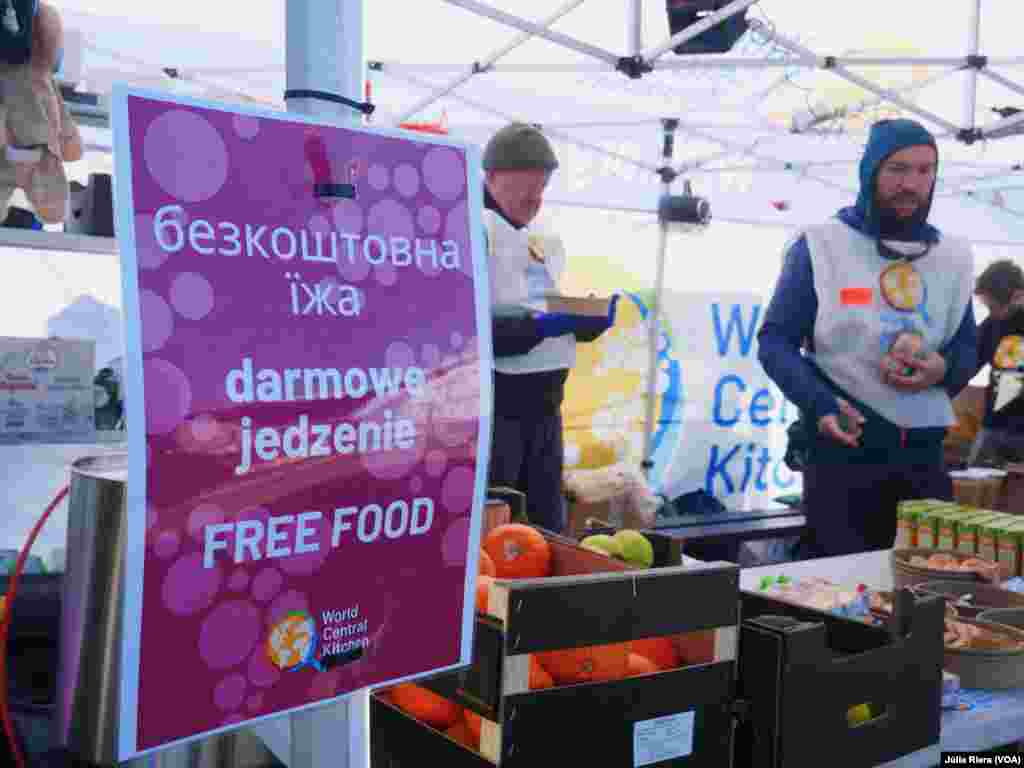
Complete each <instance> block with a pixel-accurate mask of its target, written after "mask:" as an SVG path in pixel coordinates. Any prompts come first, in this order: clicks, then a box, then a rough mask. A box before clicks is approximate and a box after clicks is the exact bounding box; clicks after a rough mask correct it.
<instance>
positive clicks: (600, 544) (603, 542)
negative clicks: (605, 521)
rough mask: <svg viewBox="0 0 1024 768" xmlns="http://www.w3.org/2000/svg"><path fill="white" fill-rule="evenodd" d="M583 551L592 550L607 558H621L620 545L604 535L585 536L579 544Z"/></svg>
mask: <svg viewBox="0 0 1024 768" xmlns="http://www.w3.org/2000/svg"><path fill="white" fill-rule="evenodd" d="M580 546H581V547H583V548H584V549H592V550H595V551H597V552H600V553H602V554H605V555H608V556H609V557H622V544H620V543H619V542H618V541H617V540H616V539H614V538H612V537H611V536H608V535H607V534H604V533H598V534H595V535H593V536H587V538H585V539H583V541H581V542H580Z"/></svg>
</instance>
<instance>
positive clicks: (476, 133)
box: [63, 0, 1024, 245]
mask: <svg viewBox="0 0 1024 768" xmlns="http://www.w3.org/2000/svg"><path fill="white" fill-rule="evenodd" d="M112 5H116V3H104V4H103V9H104V10H109V6H112ZM892 5H893V4H891V3H888V4H887V3H884V2H877V1H872V2H861V3H840V2H827V3H824V2H822V3H815V4H812V3H808V2H806V0H805V1H804V2H796V1H795V0H761V2H759V3H752V2H750V0H736V2H733V3H732V4H731V5H730V6H728V7H727V8H726V9H725V11H728V10H729V9H731V8H741V7H744V6H751V7H750V8H749V10H748V11H747V12H748V20H749V21H750V23H751V30H750V31H749V32H748V33H747V35H745V36H744V37H743V38H742V39H741V40H740V41H739V43H738V44H737V45H736V46H735V47H734V49H733V50H732V51H730V52H729V53H727V54H723V55H712V56H677V55H675V54H673V53H672V52H671V51H669V52H668V53H664V54H662V53H661V51H663V50H665V48H666V45H667V41H668V38H669V33H668V24H667V18H666V11H665V3H664V2H663V0H623V1H622V2H614V3H608V2H598V0H588V1H587V2H584V0H570V1H569V2H565V3H562V4H559V3H558V2H557V1H556V0H524V1H521V2H517V3H516V4H515V5H514V6H513V5H509V4H507V3H506V4H504V5H503V7H502V6H499V5H488V4H486V3H483V2H480V1H479V0H421V2H418V3H415V4H411V5H407V4H403V5H402V6H401V8H400V9H399V8H397V7H396V6H395V4H392V3H367V4H366V5H365V8H366V11H365V13H366V16H367V19H366V41H367V42H366V52H367V57H368V60H369V64H370V66H369V71H368V73H367V77H368V80H369V81H370V82H371V84H372V85H371V91H370V93H371V100H372V101H373V102H374V103H375V104H376V105H377V112H376V114H375V115H374V117H373V120H374V122H375V123H377V124H394V123H396V122H399V121H401V120H404V119H412V120H424V119H426V120H436V119H438V117H439V116H440V115H442V114H444V115H445V116H446V118H447V121H448V124H449V128H450V130H451V131H452V132H453V133H455V134H457V135H460V136H463V137H466V138H469V139H471V140H475V141H479V142H483V141H485V140H486V138H487V136H488V135H490V134H491V133H492V132H493V131H494V130H495V129H496V128H498V127H499V126H500V125H502V124H503V123H504V122H506V121H507V120H509V119H512V118H517V119H524V120H528V121H530V122H535V123H540V124H542V125H543V126H544V127H545V129H546V130H547V132H548V133H549V134H550V135H551V136H552V137H553V138H554V139H555V140H556V141H558V142H559V143H560V145H561V146H560V148H559V149H560V152H561V155H562V157H563V169H564V172H563V173H561V174H559V177H558V187H557V188H556V189H555V190H553V191H552V193H551V195H550V197H551V199H552V200H553V201H555V202H561V203H566V204H573V205H581V206H596V207H602V208H608V209H624V210H647V211H650V210H653V209H654V206H655V204H656V201H657V198H658V194H659V189H658V185H659V178H658V176H657V175H656V173H655V171H656V169H657V168H658V167H659V165H660V158H659V156H658V153H659V152H660V147H661V138H660V137H661V130H662V129H661V120H662V119H663V118H676V119H678V120H679V121H680V126H679V132H678V136H677V142H676V155H675V161H676V167H677V169H678V170H679V171H681V172H682V174H683V175H684V176H685V177H686V178H689V179H691V180H692V182H693V185H694V187H695V190H696V192H697V193H698V194H701V195H703V196H706V197H708V198H710V199H711V201H712V205H713V208H714V213H715V218H716V220H718V221H740V222H752V223H760V224H769V225H779V226H783V227H786V228H793V227H799V226H801V225H805V224H807V223H810V222H813V221H817V220H820V219H821V218H822V217H824V216H827V215H830V214H831V213H833V212H834V211H835V210H836V209H837V208H838V207H840V206H841V205H844V204H848V203H849V202H850V200H851V198H852V197H853V196H854V195H855V194H856V189H857V175H856V166H857V161H858V159H859V155H860V151H861V148H862V145H863V140H864V131H865V127H866V124H867V123H868V122H870V120H871V119H874V118H877V117H879V116H883V115H890V114H895V113H897V112H900V113H903V114H908V115H911V116H916V117H918V118H920V119H922V120H924V122H926V123H927V124H928V125H929V126H930V127H931V128H932V129H933V130H935V132H936V133H937V134H938V135H939V136H940V145H941V151H942V163H941V165H942V169H941V171H942V174H941V181H940V185H939V188H938V190H937V199H936V206H935V221H936V222H938V223H939V224H940V226H942V227H944V228H945V229H947V230H949V231H952V232H955V233H957V234H961V235H963V236H965V237H968V238H970V239H971V240H973V241H975V242H976V243H979V244H983V245H984V244H991V245H1011V244H1017V243H1020V242H1024V228H1022V227H1021V217H1022V216H1024V194H1022V191H1021V189H1020V188H1021V187H1024V184H1022V183H1021V181H1020V179H1019V178H1018V176H1019V175H1020V173H1021V171H1020V167H1021V166H1020V162H1021V160H1020V151H1019V150H1020V146H1021V139H1020V138H1019V137H1018V136H1015V135H1014V134H1013V130H1014V123H1013V121H1014V119H1015V118H1012V117H1011V118H1009V120H1005V119H1003V118H1002V117H1000V116H999V115H998V114H995V113H993V112H992V110H993V109H1001V108H1005V107H1013V105H1014V104H1022V105H1024V95H1022V94H1024V58H1022V57H1015V56H1014V55H1013V54H1014V53H1015V51H1016V46H1015V42H1016V41H1015V39H1014V38H1015V35H1014V33H1013V29H1014V28H1015V23H1014V22H1015V19H1014V17H1013V15H1012V9H1010V8H1009V7H1007V4H1003V3H1001V4H994V3H988V4H984V5H983V4H982V3H981V2H980V0H956V2H950V3H942V4H935V3H930V2H923V1H919V0H914V1H912V2H909V1H908V2H905V3H901V4H899V8H898V9H893V8H892V7H891V6H892ZM458 6H462V7H458ZM126 7H127V6H126ZM63 8H64V12H65V16H66V23H67V25H68V26H69V27H71V28H74V29H76V30H79V31H80V32H81V34H82V36H83V41H84V56H83V71H82V81H81V84H80V87H82V88H85V89H87V90H90V91H93V92H97V91H98V92H100V93H103V92H106V91H108V90H109V87H110V85H111V83H113V82H114V81H118V80H121V81H129V82H133V83H136V84H140V85H146V86H150V87H158V88H165V89H169V90H179V91H184V92H188V93H194V94H195V93H198V94H200V95H203V96H206V97H212V98H221V99H226V100H235V101H241V100H255V101H259V102H262V103H266V104H270V105H276V106H280V105H282V104H283V98H282V96H283V91H284V87H285V79H284V51H283V3H281V2H255V3H248V4H246V10H245V13H244V17H245V26H244V28H243V29H242V30H241V31H232V30H231V29H230V27H235V28H236V29H237V24H236V23H234V20H233V19H231V20H227V19H220V20H219V21H220V22H222V23H225V26H228V25H230V26H229V27H228V28H224V29H223V30H221V29H218V25H217V23H216V21H217V20H216V19H215V18H211V17H210V15H209V11H208V10H207V9H206V8H204V7H203V4H200V3H196V2H185V3H178V4H174V5H172V6H163V7H161V8H160V11H159V13H154V14H153V15H152V16H151V17H148V18H138V17H136V16H131V17H124V18H114V17H111V16H101V15H97V14H94V13H90V12H89V11H91V10H92V9H91V8H90V7H89V5H88V4H87V3H81V2H66V3H63ZM725 11H723V12H722V14H719V15H723V14H724V13H725ZM396 12H397V13H398V14H399V15H400V19H396V18H395V15H396ZM513 13H514V14H515V15H514V16H513V15H512V14H513ZM488 15H489V16H492V17H496V18H487V16H488ZM552 21H553V22H554V23H552V24H550V26H546V25H547V22H552ZM879 29H891V30H893V31H892V32H879V31H878V30H879ZM427 30H436V31H434V32H427ZM524 30H525V31H524ZM974 30H980V34H979V35H978V36H977V38H975V36H974V34H973V32H974ZM541 35H545V36H547V37H548V39H544V38H543V37H541ZM908 39H909V40H910V41H911V42H909V43H908V42H904V41H906V40H908ZM975 41H976V44H975ZM974 52H977V54H978V55H981V56H985V57H988V58H987V60H980V61H977V62H975V64H981V63H984V64H986V66H984V67H981V68H980V69H978V68H972V67H969V66H967V65H968V58H967V56H968V55H969V54H971V53H974ZM645 54H646V62H647V64H648V65H649V66H650V67H653V71H651V72H648V73H647V74H644V75H643V76H642V77H639V78H629V77H627V76H626V75H625V74H623V73H622V72H619V71H616V66H617V65H618V63H619V61H620V59H622V58H623V57H630V56H640V57H644V56H645ZM828 57H834V61H833V60H830V59H829V58H828ZM1018 122H1019V121H1018ZM1020 126H1021V128H1024V123H1020ZM795 131H799V132H795ZM1007 134H1009V135H1007ZM958 135H959V138H958ZM993 137H995V138H993ZM962 138H970V139H972V141H971V142H969V143H968V142H965V141H962V140H961V139H962ZM974 139H976V140H974ZM97 143H99V144H101V143H102V142H101V141H99V142H97Z"/></svg>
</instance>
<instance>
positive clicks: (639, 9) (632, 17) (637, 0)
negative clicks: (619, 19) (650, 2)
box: [626, 0, 644, 56]
mask: <svg viewBox="0 0 1024 768" xmlns="http://www.w3.org/2000/svg"><path fill="white" fill-rule="evenodd" d="M626 6H627V13H628V14H629V16H628V18H627V19H626V22H627V24H628V30H629V31H628V33H627V37H626V50H628V51H629V55H630V56H639V55H641V54H642V53H643V50H644V0H626Z"/></svg>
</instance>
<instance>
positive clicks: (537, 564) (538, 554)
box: [484, 523, 551, 579]
mask: <svg viewBox="0 0 1024 768" xmlns="http://www.w3.org/2000/svg"><path fill="white" fill-rule="evenodd" d="M484 550H485V551H486V552H487V554H488V555H490V556H491V560H493V561H494V570H495V573H496V575H497V577H498V578H499V579H524V578H525V579H535V578H540V577H542V576H547V575H548V574H549V573H550V571H551V545H550V544H548V542H547V539H545V538H544V537H543V536H542V535H541V533H540V531H538V530H537V529H536V528H531V527H530V526H528V525H523V524H521V523H506V524H504V525H499V526H497V527H495V528H492V529H491V532H490V533H488V534H487V538H485V539H484Z"/></svg>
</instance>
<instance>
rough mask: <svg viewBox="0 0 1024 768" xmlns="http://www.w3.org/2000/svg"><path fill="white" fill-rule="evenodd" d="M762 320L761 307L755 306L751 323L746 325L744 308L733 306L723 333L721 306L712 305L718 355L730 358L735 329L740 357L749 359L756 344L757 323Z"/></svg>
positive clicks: (752, 309)
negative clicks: (751, 348) (751, 349)
mask: <svg viewBox="0 0 1024 768" xmlns="http://www.w3.org/2000/svg"><path fill="white" fill-rule="evenodd" d="M760 318H761V305H760V304H755V305H754V306H753V307H751V317H750V322H749V323H747V324H746V325H744V318H743V307H742V306H740V305H739V304H733V305H732V309H730V310H729V322H728V323H727V324H726V327H725V330H724V331H723V330H722V315H721V309H720V305H719V304H718V303H717V302H716V303H714V304H712V305H711V319H712V321H713V322H714V325H715V340H716V341H717V342H718V354H719V355H720V356H721V357H726V356H728V354H729V347H730V346H731V342H732V334H733V329H735V331H736V336H737V337H738V338H739V341H738V344H739V351H740V356H741V357H748V356H749V355H750V347H751V346H752V345H753V343H754V337H755V336H756V335H757V321H758V320H759V319H760Z"/></svg>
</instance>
